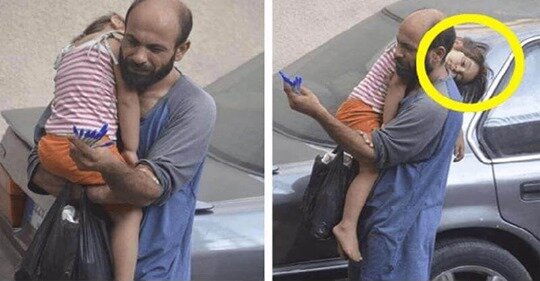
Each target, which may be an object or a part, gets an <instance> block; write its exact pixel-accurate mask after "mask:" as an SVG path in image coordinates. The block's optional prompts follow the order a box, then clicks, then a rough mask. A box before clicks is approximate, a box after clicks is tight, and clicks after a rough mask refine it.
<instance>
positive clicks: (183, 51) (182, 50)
mask: <svg viewBox="0 0 540 281" xmlns="http://www.w3.org/2000/svg"><path fill="white" fill-rule="evenodd" d="M189 47H191V41H186V42H185V43H184V44H182V45H180V46H178V47H177V48H176V55H175V58H174V60H175V61H180V60H181V59H182V58H183V57H184V55H185V54H186V53H187V51H188V50H189Z"/></svg>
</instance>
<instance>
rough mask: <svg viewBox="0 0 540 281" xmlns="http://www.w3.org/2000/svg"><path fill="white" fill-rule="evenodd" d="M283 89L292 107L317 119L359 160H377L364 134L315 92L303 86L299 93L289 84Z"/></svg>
mask: <svg viewBox="0 0 540 281" xmlns="http://www.w3.org/2000/svg"><path fill="white" fill-rule="evenodd" d="M283 90H284V91H285V93H286V94H287V96H288V98H289V105H290V106H291V108H292V109H294V110H296V111H299V112H301V113H304V114H307V115H309V116H311V117H312V118H314V119H315V120H317V122H319V123H320V124H321V126H322V127H323V128H324V130H325V131H326V132H327V133H328V134H329V135H330V137H331V138H332V139H333V140H334V141H335V142H336V143H338V144H339V145H341V146H342V147H343V149H344V150H345V151H347V152H348V153H350V154H351V155H353V156H354V157H355V158H356V159H359V160H362V159H363V160H364V161H368V162H373V161H374V160H375V152H374V150H373V148H371V147H370V146H369V144H368V143H366V141H365V139H364V137H362V134H360V133H359V132H358V131H355V130H353V129H351V128H349V127H347V126H346V125H345V124H343V123H341V122H340V121H339V120H337V119H336V118H335V117H334V116H333V115H332V114H330V112H328V110H326V108H324V107H323V106H322V105H321V104H320V103H319V100H318V99H317V97H316V96H315V94H313V92H311V91H310V90H309V89H308V88H306V87H301V89H300V94H298V93H296V92H294V91H293V90H292V88H291V87H290V86H289V85H286V84H284V89H283Z"/></svg>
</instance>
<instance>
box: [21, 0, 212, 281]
mask: <svg viewBox="0 0 540 281" xmlns="http://www.w3.org/2000/svg"><path fill="white" fill-rule="evenodd" d="M191 27H192V15H191V12H190V10H189V9H188V8H187V7H186V6H185V5H184V4H183V3H181V2H180V1H178V0H142V1H140V0H138V1H135V2H134V3H133V4H132V5H131V7H130V8H129V10H128V11H127V14H126V30H125V36H124V38H123V39H122V42H121V46H120V55H119V64H120V69H121V75H122V77H123V78H124V81H125V83H126V85H127V86H128V87H130V88H132V89H135V90H136V91H137V92H138V95H139V102H140V110H141V119H140V141H139V149H138V152H137V154H138V157H139V162H138V163H137V165H136V166H135V167H131V166H128V165H127V164H125V163H124V162H121V161H119V160H118V159H116V158H115V157H114V156H113V155H112V154H111V153H110V151H109V150H108V149H102V148H96V149H92V148H90V147H88V146H87V145H86V144H85V143H83V142H81V141H78V140H73V145H72V148H71V157H72V158H73V160H74V161H75V162H76V164H77V166H78V167H79V168H80V169H81V170H91V171H98V172H100V173H101V174H102V175H103V178H104V179H105V181H106V183H107V186H101V187H91V188H90V189H92V190H94V191H95V190H99V191H100V192H92V193H88V194H89V196H90V194H92V196H91V197H90V199H91V200H93V201H95V202H98V203H128V204H132V205H136V206H140V207H143V213H144V215H143V220H142V223H141V229H140V233H139V236H138V238H139V248H138V255H136V258H137V260H136V270H135V273H134V278H133V276H131V277H130V278H126V279H127V280H133V279H135V280H189V279H190V278H191V251H190V244H191V230H192V224H193V218H194V214H195V203H196V194H197V191H198V186H199V178H200V176H201V171H202V169H203V163H204V159H205V157H206V154H207V149H208V143H209V140H210V135H211V132H212V130H213V127H214V123H215V118H216V107H215V103H214V100H213V99H212V97H211V96H210V95H209V94H207V93H206V92H205V91H204V90H203V89H201V88H200V87H199V86H197V85H196V84H195V83H193V81H191V80H190V79H189V78H188V77H187V76H186V75H185V74H183V73H181V72H180V71H178V70H177V69H175V68H174V67H173V64H174V62H178V61H180V60H181V59H182V57H183V56H184V55H185V53H186V52H187V51H188V50H189V47H190V42H189V40H188V37H189V34H190V32H191ZM49 115H50V108H48V109H47V110H46V111H45V112H44V114H43V115H42V116H41V118H40V121H39V123H38V125H37V127H36V130H35V132H36V134H35V138H34V139H35V140H39V138H40V137H41V136H42V135H43V133H44V130H43V128H44V124H45V122H46V120H47V119H48V117H49ZM28 178H29V179H30V183H29V188H30V189H31V190H32V191H34V192H36V193H41V194H47V193H49V194H54V195H57V194H58V193H59V191H60V190H61V189H62V188H63V187H64V186H65V185H66V182H65V181H64V180H63V179H61V178H58V177H56V176H54V175H51V174H49V173H47V172H46V171H45V170H44V169H42V168H41V166H40V165H39V157H38V156H37V153H36V150H35V149H34V150H33V151H32V153H31V155H30V157H29V166H28ZM134 238H135V239H136V238H137V237H134ZM117 277H118V276H117Z"/></svg>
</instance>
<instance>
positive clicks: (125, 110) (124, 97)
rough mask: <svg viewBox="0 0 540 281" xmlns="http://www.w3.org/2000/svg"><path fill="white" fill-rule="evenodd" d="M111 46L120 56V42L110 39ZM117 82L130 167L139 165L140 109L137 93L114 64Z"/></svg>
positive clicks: (119, 117) (119, 116) (122, 133)
mask: <svg viewBox="0 0 540 281" xmlns="http://www.w3.org/2000/svg"><path fill="white" fill-rule="evenodd" d="M109 44H110V46H111V49H112V51H113V53H114V55H115V56H116V57H118V56H119V50H120V42H119V41H118V39H115V38H111V39H109ZM113 69H114V78H115V81H116V92H117V94H116V96H117V98H118V121H119V123H120V133H121V137H122V143H123V145H124V150H123V151H122V156H124V159H125V160H126V161H127V162H128V164H130V165H135V163H137V161H138V158H137V148H138V147H139V130H140V127H139V126H140V121H139V120H140V118H141V113H140V107H139V97H138V94H137V91H135V90H131V89H128V88H127V87H126V84H125V82H124V79H123V78H122V74H121V72H120V66H119V65H117V64H113Z"/></svg>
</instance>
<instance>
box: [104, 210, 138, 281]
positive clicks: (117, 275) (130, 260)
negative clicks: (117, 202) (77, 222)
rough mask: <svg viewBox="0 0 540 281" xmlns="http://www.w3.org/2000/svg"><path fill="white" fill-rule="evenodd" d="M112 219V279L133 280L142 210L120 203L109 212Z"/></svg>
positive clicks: (117, 280) (120, 280)
mask: <svg viewBox="0 0 540 281" xmlns="http://www.w3.org/2000/svg"><path fill="white" fill-rule="evenodd" d="M109 213H110V215H111V219H112V221H113V228H112V231H111V246H112V252H113V264H114V280H116V281H124V280H125V281H128V280H129V281H133V280H134V279H135V265H136V263H137V252H138V249H139V230H140V225H141V220H142V210H141V209H140V208H137V207H133V206H129V205H121V207H118V208H115V210H114V212H109Z"/></svg>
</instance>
